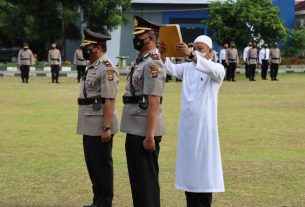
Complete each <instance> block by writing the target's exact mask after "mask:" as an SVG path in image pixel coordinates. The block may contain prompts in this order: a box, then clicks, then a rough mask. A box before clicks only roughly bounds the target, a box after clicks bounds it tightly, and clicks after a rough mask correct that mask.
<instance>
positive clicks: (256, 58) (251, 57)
mask: <svg viewBox="0 0 305 207" xmlns="http://www.w3.org/2000/svg"><path fill="white" fill-rule="evenodd" d="M249 59H257V57H256V58H252V57H250V58H249Z"/></svg>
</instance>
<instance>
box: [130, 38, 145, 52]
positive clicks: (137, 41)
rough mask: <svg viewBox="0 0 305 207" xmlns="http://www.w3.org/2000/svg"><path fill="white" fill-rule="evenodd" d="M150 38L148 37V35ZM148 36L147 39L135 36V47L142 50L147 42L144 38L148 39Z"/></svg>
mask: <svg viewBox="0 0 305 207" xmlns="http://www.w3.org/2000/svg"><path fill="white" fill-rule="evenodd" d="M147 38H148V37H147ZM147 38H145V39H143V40H142V39H141V38H139V37H138V36H135V37H134V38H133V48H134V49H136V50H141V49H142V48H143V47H144V45H146V44H145V43H144V40H146V39H147Z"/></svg>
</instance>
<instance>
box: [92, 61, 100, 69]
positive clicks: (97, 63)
mask: <svg viewBox="0 0 305 207" xmlns="http://www.w3.org/2000/svg"><path fill="white" fill-rule="evenodd" d="M100 63H101V62H100V61H97V62H96V63H94V65H93V67H95V68H96V67H97V66H98V65H99V64H100Z"/></svg>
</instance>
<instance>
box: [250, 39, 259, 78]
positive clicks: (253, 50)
mask: <svg viewBox="0 0 305 207" xmlns="http://www.w3.org/2000/svg"><path fill="white" fill-rule="evenodd" d="M256 64H257V48H256V43H255V42H253V43H252V47H251V48H249V50H248V65H249V81H256V80H255V79H254V77H255V70H256Z"/></svg>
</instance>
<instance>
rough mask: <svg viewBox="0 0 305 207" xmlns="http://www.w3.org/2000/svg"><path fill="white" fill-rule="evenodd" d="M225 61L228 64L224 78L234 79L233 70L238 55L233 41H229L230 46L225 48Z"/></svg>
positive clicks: (237, 60)
mask: <svg viewBox="0 0 305 207" xmlns="http://www.w3.org/2000/svg"><path fill="white" fill-rule="evenodd" d="M226 63H227V65H228V70H227V74H226V77H227V78H226V80H227V81H236V80H235V71H236V67H237V65H238V63H239V57H238V51H237V49H236V48H235V43H234V42H231V43H230V48H228V49H227V55H226Z"/></svg>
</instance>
